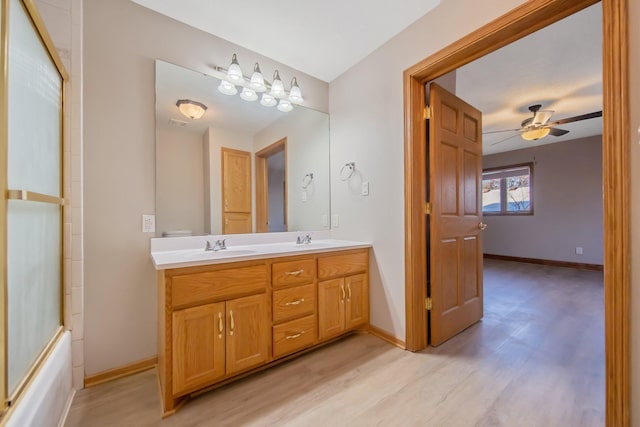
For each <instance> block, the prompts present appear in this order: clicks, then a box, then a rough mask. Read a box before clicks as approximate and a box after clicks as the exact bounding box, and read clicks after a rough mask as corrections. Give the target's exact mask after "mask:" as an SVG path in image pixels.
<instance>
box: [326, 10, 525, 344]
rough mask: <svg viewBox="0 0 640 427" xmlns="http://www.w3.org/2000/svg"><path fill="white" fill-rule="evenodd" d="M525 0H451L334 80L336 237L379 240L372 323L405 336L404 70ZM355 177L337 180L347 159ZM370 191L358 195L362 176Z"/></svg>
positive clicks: (373, 276)
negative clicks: (367, 193) (352, 164)
mask: <svg viewBox="0 0 640 427" xmlns="http://www.w3.org/2000/svg"><path fill="white" fill-rule="evenodd" d="M521 3H523V1H522V0H509V1H501V0H490V1H483V2H482V7H478V4H477V2H475V1H473V0H447V1H443V2H441V4H440V5H439V6H438V7H437V8H435V9H434V10H432V11H431V12H429V13H428V14H427V15H426V16H424V17H422V18H420V19H419V20H418V21H417V22H416V23H414V24H413V25H411V26H410V27H409V28H408V29H406V30H405V31H403V32H402V33H400V34H399V35H397V36H396V37H394V38H393V39H391V40H390V41H389V42H387V43H386V44H385V45H383V46H382V47H380V48H379V49H377V50H376V51H375V52H373V53H372V54H370V55H369V56H368V57H367V58H365V59H364V60H363V61H361V62H360V63H358V64H357V65H356V66H354V67H353V68H351V69H350V70H349V71H347V72H346V73H344V74H343V75H341V76H340V77H338V78H337V79H336V80H334V81H333V82H331V85H330V102H331V110H330V112H331V171H332V173H331V177H332V181H331V213H332V214H338V215H340V228H337V229H336V230H334V233H335V234H336V236H338V237H343V238H350V239H357V240H370V241H372V242H373V253H374V257H373V258H374V262H373V265H372V271H371V284H370V288H371V323H372V324H373V325H374V326H376V327H378V328H380V329H383V330H385V331H387V332H389V333H390V334H391V335H393V336H395V337H397V338H399V339H401V340H404V339H405V295H404V279H405V278H404V274H405V272H404V127H403V126H404V121H403V112H404V110H403V86H402V76H403V74H402V73H403V71H404V70H405V69H406V68H409V67H410V66H413V65H414V64H416V63H417V62H418V61H421V60H422V59H424V58H426V57H427V56H429V55H430V54H432V53H435V52H436V51H438V50H440V49H442V48H444V47H446V46H447V45H449V44H451V43H453V42H455V41H456V40H458V39H460V38H461V37H463V36H465V35H466V34H468V33H470V32H471V31H473V30H475V29H476V28H478V27H480V26H482V25H484V24H486V23H488V22H490V21H491V20H493V19H495V18H497V17H498V16H500V15H502V14H504V13H506V12H508V11H509V10H510V9H512V8H514V7H515V6H517V5H519V4H521ZM351 161H353V162H355V163H356V171H357V173H356V174H355V176H354V177H353V178H352V179H351V180H350V181H348V182H342V181H340V179H339V171H340V168H341V167H342V165H344V163H345V162H351ZM363 180H366V181H369V183H370V195H369V196H368V197H365V196H360V195H359V194H360V184H361V181H363Z"/></svg>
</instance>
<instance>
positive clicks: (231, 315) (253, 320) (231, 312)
mask: <svg viewBox="0 0 640 427" xmlns="http://www.w3.org/2000/svg"><path fill="white" fill-rule="evenodd" d="M227 321H228V323H227V324H228V327H227V375H230V374H233V373H236V372H240V371H244V370H247V369H249V368H252V367H254V366H257V365H261V364H263V363H265V362H266V361H267V359H268V352H269V341H270V336H269V326H270V325H269V318H268V308H267V296H266V295H265V294H260V295H253V296H250V297H244V298H238V299H235V300H231V301H227Z"/></svg>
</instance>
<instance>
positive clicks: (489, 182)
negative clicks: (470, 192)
mask: <svg viewBox="0 0 640 427" xmlns="http://www.w3.org/2000/svg"><path fill="white" fill-rule="evenodd" d="M482 213H483V214H484V215H533V163H527V164H523V165H513V166H505V167H500V168H491V169H485V170H484V171H483V172H482Z"/></svg>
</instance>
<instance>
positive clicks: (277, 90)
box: [269, 70, 287, 98]
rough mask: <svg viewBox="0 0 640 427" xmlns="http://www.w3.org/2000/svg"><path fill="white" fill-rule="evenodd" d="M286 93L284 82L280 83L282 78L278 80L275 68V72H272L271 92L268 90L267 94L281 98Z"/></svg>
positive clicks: (278, 76) (278, 75)
mask: <svg viewBox="0 0 640 427" xmlns="http://www.w3.org/2000/svg"><path fill="white" fill-rule="evenodd" d="M286 94H287V93H286V92H285V91H284V84H283V83H282V80H280V74H279V73H278V70H276V71H275V73H273V82H272V83H271V92H269V95H271V96H273V97H274V98H282V97H283V96H285V95H286Z"/></svg>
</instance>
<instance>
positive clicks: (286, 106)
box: [278, 99, 293, 113]
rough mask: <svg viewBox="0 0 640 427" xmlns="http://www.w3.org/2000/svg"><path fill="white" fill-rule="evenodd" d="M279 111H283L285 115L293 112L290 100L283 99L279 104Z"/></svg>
mask: <svg viewBox="0 0 640 427" xmlns="http://www.w3.org/2000/svg"><path fill="white" fill-rule="evenodd" d="M278 110H280V111H282V112H283V113H288V112H289V111H291V110H293V105H291V102H289V101H288V100H286V99H281V100H280V102H279V103H278Z"/></svg>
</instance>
